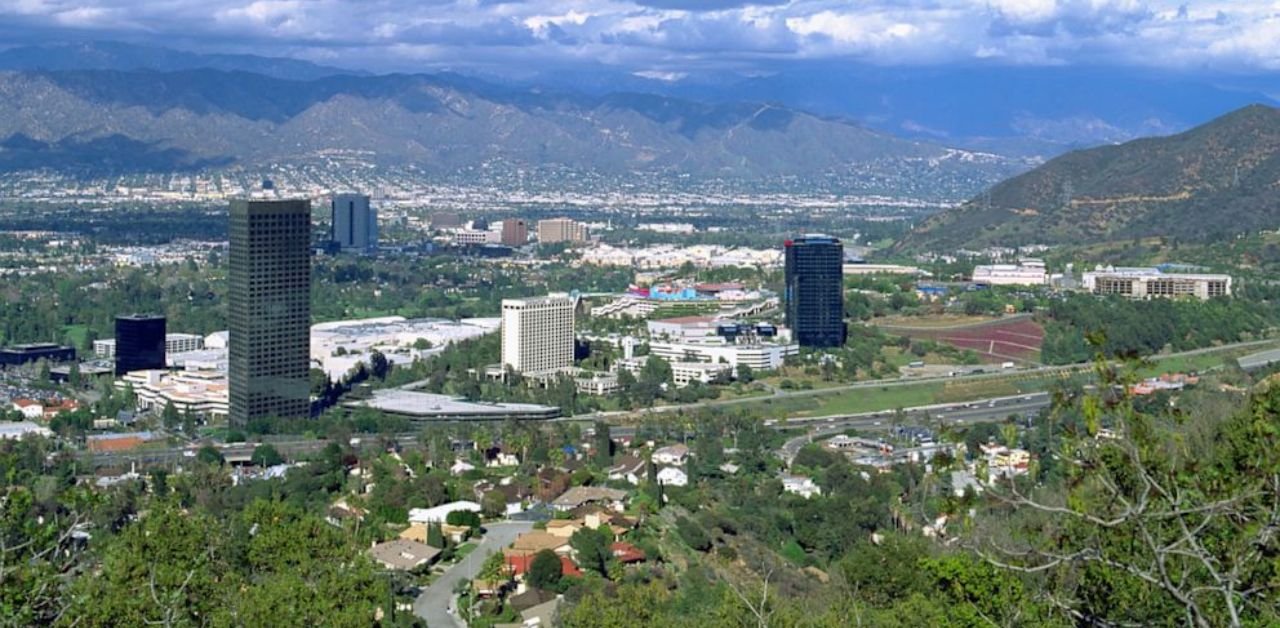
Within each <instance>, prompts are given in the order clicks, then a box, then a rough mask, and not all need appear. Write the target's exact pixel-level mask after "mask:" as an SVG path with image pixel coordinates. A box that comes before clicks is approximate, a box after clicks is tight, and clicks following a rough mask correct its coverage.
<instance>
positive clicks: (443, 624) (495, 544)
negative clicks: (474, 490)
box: [413, 521, 533, 628]
mask: <svg viewBox="0 0 1280 628" xmlns="http://www.w3.org/2000/svg"><path fill="white" fill-rule="evenodd" d="M485 529H486V530H487V531H488V533H486V534H485V535H484V539H483V540H481V541H480V544H479V546H478V547H476V549H475V550H474V551H472V552H471V553H470V554H467V557H466V558H463V559H462V560H461V561H459V562H458V564H456V565H454V566H452V567H450V568H449V570H448V571H446V572H444V574H443V575H441V576H440V577H439V578H438V579H437V580H436V581H435V582H432V583H431V586H429V587H427V588H426V589H425V590H424V591H423V592H422V595H420V596H418V600H417V601H416V602H414V603H413V613H414V614H415V615H417V616H418V617H421V618H423V619H425V620H426V621H427V628H465V626H466V625H465V624H464V623H463V622H462V620H460V619H458V616H457V614H456V613H453V614H450V613H449V611H448V609H449V607H450V606H452V605H453V590H454V587H456V586H457V585H458V583H459V582H461V581H462V580H465V579H470V578H474V577H475V574H476V572H478V571H479V570H480V566H481V565H483V564H484V560H485V559H486V558H488V557H489V554H492V553H494V552H500V551H502V548H504V547H506V546H508V545H510V544H511V543H512V542H513V541H515V540H516V537H517V536H520V535H521V534H523V533H525V532H528V531H529V530H532V529H533V522H531V521H506V522H502V523H493V524H490V525H487V526H485Z"/></svg>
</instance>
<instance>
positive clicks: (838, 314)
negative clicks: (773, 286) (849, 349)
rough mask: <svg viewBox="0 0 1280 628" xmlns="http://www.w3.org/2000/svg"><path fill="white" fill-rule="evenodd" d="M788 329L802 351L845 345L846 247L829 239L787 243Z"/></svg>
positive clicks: (813, 237) (810, 237) (809, 238)
mask: <svg viewBox="0 0 1280 628" xmlns="http://www.w3.org/2000/svg"><path fill="white" fill-rule="evenodd" d="M786 271H787V277H786V291H785V294H784V295H783V298H784V299H785V301H786V311H787V326H788V327H790V328H791V333H792V336H793V337H794V338H795V340H796V342H798V343H799V344H800V346H802V347H839V346H842V345H844V337H845V336H844V335H845V327H844V246H843V245H841V244H840V240H839V239H837V238H833V237H831V236H828V235H820V234H807V235H803V236H800V237H799V238H796V239H794V240H787V242H786Z"/></svg>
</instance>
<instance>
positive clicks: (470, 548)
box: [453, 543, 479, 560]
mask: <svg viewBox="0 0 1280 628" xmlns="http://www.w3.org/2000/svg"><path fill="white" fill-rule="evenodd" d="M477 547H479V546H478V545H476V544H475V543H463V544H462V545H459V546H458V549H457V550H456V551H454V553H453V555H454V556H455V557H457V560H462V559H464V558H466V557H467V554H470V553H471V552H474V551H476V548H477Z"/></svg>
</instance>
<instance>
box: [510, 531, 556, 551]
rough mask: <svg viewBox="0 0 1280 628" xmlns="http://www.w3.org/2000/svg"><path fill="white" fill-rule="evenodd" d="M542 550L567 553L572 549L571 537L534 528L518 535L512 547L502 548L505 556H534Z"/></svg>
mask: <svg viewBox="0 0 1280 628" xmlns="http://www.w3.org/2000/svg"><path fill="white" fill-rule="evenodd" d="M542 550H551V551H553V552H555V553H557V554H562V555H567V554H569V553H570V552H571V551H572V549H571V548H570V547H569V539H568V538H566V537H562V536H556V535H554V534H551V533H550V532H547V531H545V530H532V531H529V532H525V533H524V534H521V535H520V536H517V537H516V540H515V541H513V542H512V543H511V547H508V548H506V549H504V550H502V554H503V555H504V556H533V555H534V554H537V553H538V552H541V551H542Z"/></svg>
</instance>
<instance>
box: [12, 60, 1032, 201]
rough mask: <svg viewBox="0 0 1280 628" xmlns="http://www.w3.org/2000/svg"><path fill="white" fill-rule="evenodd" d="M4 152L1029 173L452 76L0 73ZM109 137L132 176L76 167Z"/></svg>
mask: <svg viewBox="0 0 1280 628" xmlns="http://www.w3.org/2000/svg"><path fill="white" fill-rule="evenodd" d="M4 138H10V141H9V142H8V144H9V145H13V146H7V147H5V148H4V149H3V150H0V167H2V168H5V169H8V170H14V169H22V168H25V167H65V168H70V169H82V170H92V169H94V168H96V167H99V166H103V167H109V168H116V169H128V168H130V167H134V168H138V169H154V168H156V167H158V164H157V161H163V159H166V158H167V159H170V160H171V161H172V164H171V166H170V167H172V168H189V167H197V166H205V165H208V164H231V163H238V164H251V163H261V162H264V161H290V160H298V159H308V158H312V157H315V156H317V155H322V154H325V153H329V152H333V151H345V152H352V153H358V154H359V155H361V157H362V158H363V159H366V160H368V161H372V162H378V163H414V164H415V165H418V166H420V167H422V168H423V169H425V170H427V171H431V170H438V171H445V170H448V171H454V170H458V169H464V168H473V167H480V166H483V165H485V164H486V163H489V162H491V161H493V160H502V161H505V162H508V163H514V164H527V165H530V166H541V165H555V166H563V167H567V168H574V169H584V170H592V171H601V172H627V171H631V170H636V169H640V170H653V171H669V172H671V173H676V174H689V175H694V176H701V177H716V176H735V177H757V176H759V177H773V176H795V175H812V174H818V173H822V172H827V171H848V170H851V169H857V168H859V167H864V166H867V165H868V164H875V167H877V168H883V169H887V170H893V169H895V168H896V167H897V166H896V164H901V163H910V164H912V165H913V167H916V168H919V167H924V168H926V169H930V168H933V169H938V168H941V169H943V170H945V171H946V173H947V174H948V176H959V177H972V178H974V180H975V181H983V180H985V181H994V180H998V178H999V177H1002V176H1005V175H1008V174H1011V173H1013V172H1017V171H1019V170H1020V169H1022V168H1023V167H1024V166H1023V164H1022V163H1021V162H1018V161H1015V160H1008V159H1004V158H1001V157H997V156H992V155H979V154H974V153H971V152H966V151H956V150H953V149H948V148H944V147H942V146H939V145H936V144H930V143H926V142H920V141H913V140H905V139H901V138H897V137H893V136H890V135H887V134H884V133H881V132H877V131H872V130H868V129H866V128H863V127H861V126H859V125H857V124H855V123H852V122H849V121H846V120H841V119H837V118H827V117H820V116H815V115H812V114H809V113H805V112H802V111H797V110H794V109H789V108H785V107H781V106H778V105H769V104H743V103H731V104H717V105H709V104H702V103H697V102H692V101H687V100H682V99H676V98H670V97H664V96H656V95H650V94H609V95H605V96H583V95H578V94H572V93H553V92H543V91H540V90H529V89H513V88H506V87H500V86H496V85H492V84H488V83H484V82H482V81H477V80H474V79H468V78H464V77H458V76H454V75H447V74H442V75H385V76H365V77H354V76H328V77H323V78H319V79H315V80H310V81H287V80H282V79H277V78H272V77H267V76H263V75H259V74H252V73H246V72H222V71H216V70H207V69H205V70H190V71H182V72H167V73H160V72H122V71H113V70H73V71H59V72H49V71H39V72H2V73H0V139H4ZM103 138H117V139H116V140H113V141H125V140H127V142H132V144H127V143H126V144H119V145H121V146H126V145H129V146H134V147H144V146H145V147H146V150H145V151H143V152H142V153H141V157H142V158H141V159H140V160H139V161H138V163H135V164H130V163H129V160H130V156H131V154H130V152H129V151H125V152H122V153H120V154H118V155H116V156H115V159H114V160H113V161H111V162H109V163H101V162H98V161H95V160H96V153H93V151H90V153H91V155H90V157H93V158H86V159H80V160H77V159H76V152H75V149H76V147H77V146H80V145H87V144H88V143H92V142H98V141H101V140H102V139H103ZM18 148H21V150H18ZM54 149H56V150H54ZM49 151H52V156H51V154H50V153H49ZM52 157H56V158H52ZM973 189H977V188H976V187H975V188H973Z"/></svg>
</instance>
